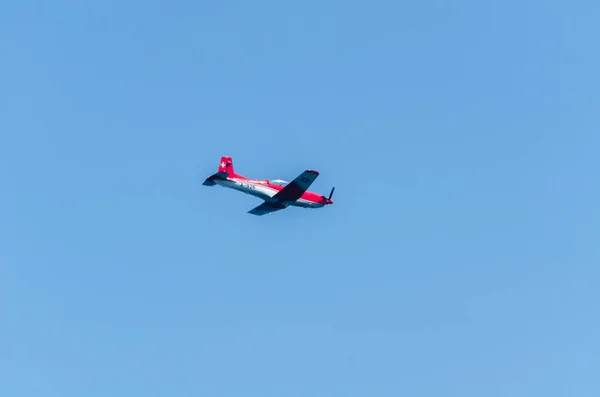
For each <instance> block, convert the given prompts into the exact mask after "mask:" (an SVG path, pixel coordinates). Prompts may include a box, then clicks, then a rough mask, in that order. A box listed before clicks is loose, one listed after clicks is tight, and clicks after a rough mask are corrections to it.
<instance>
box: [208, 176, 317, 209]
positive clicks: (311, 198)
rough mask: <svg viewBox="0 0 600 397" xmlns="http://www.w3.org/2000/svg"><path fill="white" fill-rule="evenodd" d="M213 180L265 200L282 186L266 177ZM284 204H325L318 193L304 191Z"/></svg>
mask: <svg viewBox="0 0 600 397" xmlns="http://www.w3.org/2000/svg"><path fill="white" fill-rule="evenodd" d="M214 182H215V183H216V184H217V185H219V186H222V187H226V188H230V189H234V190H238V191H240V192H242V193H246V194H249V195H252V196H255V197H258V198H260V199H263V200H265V201H272V200H273V196H275V194H277V193H278V192H279V191H280V190H281V189H282V188H283V186H280V185H276V184H272V183H271V182H270V181H269V180H266V179H263V180H261V179H243V178H227V179H215V181H214ZM285 204H286V205H291V206H294V207H303V208H321V207H324V206H325V205H326V202H325V200H323V199H322V197H321V195H320V194H317V193H313V192H305V193H304V194H303V195H302V197H300V198H298V199H297V200H295V201H288V202H286V203H285Z"/></svg>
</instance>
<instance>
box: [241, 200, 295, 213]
mask: <svg viewBox="0 0 600 397" xmlns="http://www.w3.org/2000/svg"><path fill="white" fill-rule="evenodd" d="M285 208H286V206H285V205H283V204H278V203H269V202H266V201H265V202H264V203H262V204H261V205H259V206H257V207H254V208H252V209H251V210H250V211H248V213H249V214H252V215H258V216H261V215H267V214H270V213H271V212H275V211H279V210H283V209H285Z"/></svg>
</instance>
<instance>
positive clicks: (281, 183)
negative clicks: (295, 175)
mask: <svg viewBox="0 0 600 397" xmlns="http://www.w3.org/2000/svg"><path fill="white" fill-rule="evenodd" d="M269 182H271V183H272V184H273V185H280V186H285V185H287V184H288V183H289V182H287V181H284V180H281V179H273V180H271V181H269Z"/></svg>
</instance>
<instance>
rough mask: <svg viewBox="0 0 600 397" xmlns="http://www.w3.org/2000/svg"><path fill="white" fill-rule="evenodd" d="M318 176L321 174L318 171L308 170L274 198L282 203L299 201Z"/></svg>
mask: <svg viewBox="0 0 600 397" xmlns="http://www.w3.org/2000/svg"><path fill="white" fill-rule="evenodd" d="M318 176H319V173H318V172H317V171H314V170H306V171H304V172H303V173H301V174H300V175H298V176H297V177H296V179H294V180H293V181H291V182H290V183H288V184H287V185H286V186H285V187H284V188H283V189H281V190H280V191H279V192H277V194H275V195H274V196H273V198H274V199H278V200H282V201H295V200H298V199H299V198H300V196H302V195H303V194H304V192H306V191H307V190H308V187H309V186H310V185H311V184H312V183H313V182H314V181H315V179H317V177H318Z"/></svg>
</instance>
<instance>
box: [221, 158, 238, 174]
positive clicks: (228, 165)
mask: <svg viewBox="0 0 600 397" xmlns="http://www.w3.org/2000/svg"><path fill="white" fill-rule="evenodd" d="M218 172H226V173H227V175H228V176H235V172H234V171H233V160H232V159H231V157H229V156H223V157H221V163H220V164H219V171H218Z"/></svg>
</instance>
